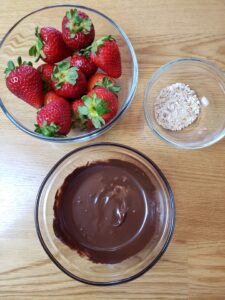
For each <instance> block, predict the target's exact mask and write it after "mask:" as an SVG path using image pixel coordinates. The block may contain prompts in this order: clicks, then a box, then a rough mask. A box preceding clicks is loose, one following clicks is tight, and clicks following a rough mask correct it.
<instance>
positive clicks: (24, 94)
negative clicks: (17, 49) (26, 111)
mask: <svg viewBox="0 0 225 300" xmlns="http://www.w3.org/2000/svg"><path fill="white" fill-rule="evenodd" d="M5 74H6V85H7V88H8V89H9V90H10V92H12V93H13V94H14V95H16V96H17V97H18V98H20V99H22V100H23V101H25V102H27V103H28V104H30V105H32V106H33V107H35V108H39V107H41V106H42V105H43V102H44V100H43V93H42V89H43V86H42V80H41V75H40V73H39V72H38V71H37V70H36V69H35V68H34V67H33V66H32V63H31V62H28V63H27V62H22V59H21V57H19V58H18V66H15V64H14V63H13V61H11V60H10V61H9V62H8V65H7V68H6V69H5Z"/></svg>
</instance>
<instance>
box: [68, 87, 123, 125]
mask: <svg viewBox="0 0 225 300" xmlns="http://www.w3.org/2000/svg"><path fill="white" fill-rule="evenodd" d="M81 100H82V101H81ZM81 100H75V101H74V102H73V104H72V109H73V111H74V113H75V116H76V119H79V122H80V124H81V125H82V127H84V125H85V126H86V127H87V128H93V127H95V128H101V127H102V126H103V125H104V124H105V123H108V122H109V121H111V119H112V118H113V117H114V116H115V115H116V113H117V111H118V98H117V96H116V95H115V94H113V93H112V92H111V91H109V90H107V89H105V88H102V87H96V88H94V90H92V91H91V92H89V93H88V95H85V96H83V97H82V99H81ZM82 102H83V103H82Z"/></svg>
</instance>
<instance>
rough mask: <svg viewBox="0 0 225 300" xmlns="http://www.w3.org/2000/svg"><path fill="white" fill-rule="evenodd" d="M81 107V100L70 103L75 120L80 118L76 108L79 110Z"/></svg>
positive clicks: (82, 102)
mask: <svg viewBox="0 0 225 300" xmlns="http://www.w3.org/2000/svg"><path fill="white" fill-rule="evenodd" d="M83 105H84V101H83V100H82V99H76V100H74V101H73V102H72V105H71V106H72V111H73V113H74V115H75V117H76V119H78V118H79V116H80V115H79V110H78V108H79V106H83Z"/></svg>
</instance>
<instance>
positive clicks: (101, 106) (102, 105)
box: [96, 100, 110, 116]
mask: <svg viewBox="0 0 225 300" xmlns="http://www.w3.org/2000/svg"><path fill="white" fill-rule="evenodd" d="M96 112H97V114H98V115H99V116H103V115H104V114H105V113H107V112H110V110H109V109H108V106H107V104H106V102H105V101H103V100H102V101H101V102H99V103H98V104H97V106H96Z"/></svg>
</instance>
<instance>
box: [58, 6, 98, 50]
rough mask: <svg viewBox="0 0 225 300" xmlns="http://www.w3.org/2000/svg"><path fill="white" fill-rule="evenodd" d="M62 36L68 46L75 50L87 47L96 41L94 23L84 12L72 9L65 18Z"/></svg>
mask: <svg viewBox="0 0 225 300" xmlns="http://www.w3.org/2000/svg"><path fill="white" fill-rule="evenodd" d="M62 36H63V40H64V42H65V43H66V44H67V46H68V47H69V48H71V49H73V50H74V51H77V50H80V49H83V48H86V47H87V46H88V45H90V44H91V43H92V42H93V41H94V38H95V30H94V25H93V24H92V21H91V19H90V18H89V17H88V15H86V14H85V13H84V12H81V11H78V10H77V9H71V10H69V11H67V12H66V15H65V17H64V18H63V21H62Z"/></svg>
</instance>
